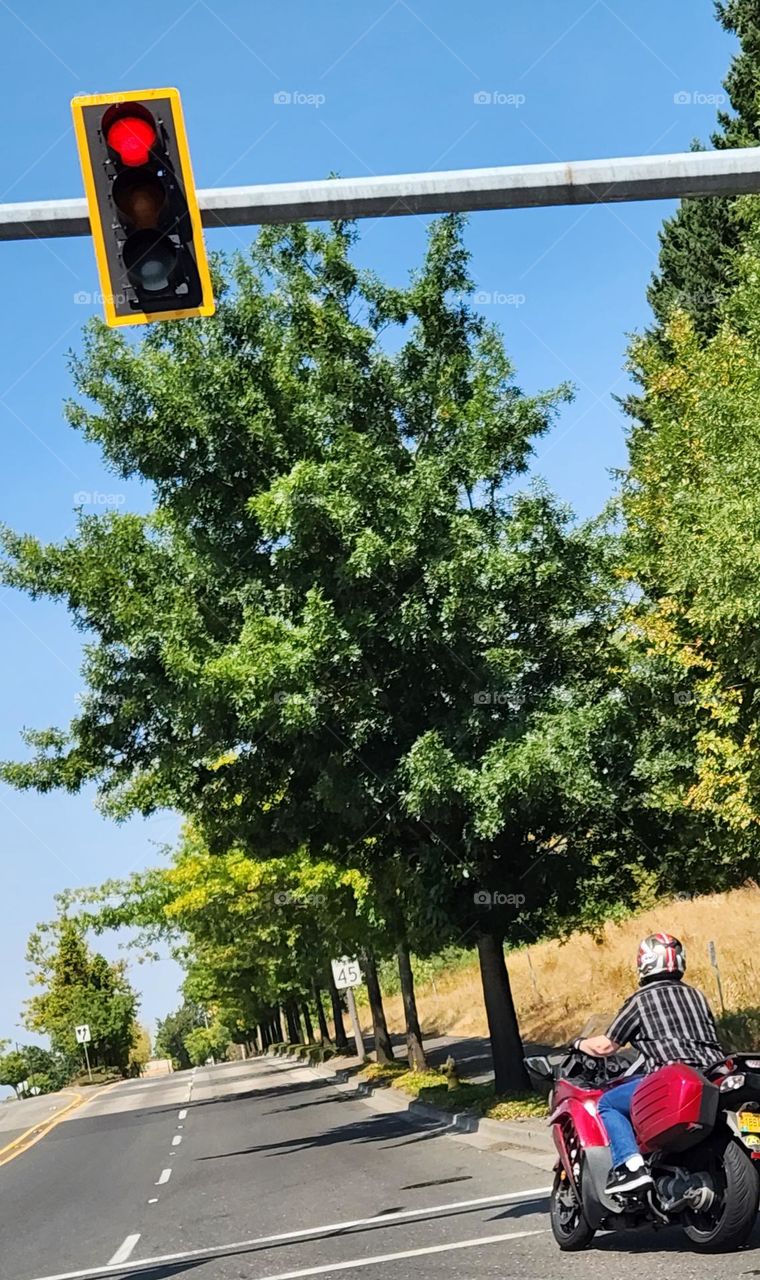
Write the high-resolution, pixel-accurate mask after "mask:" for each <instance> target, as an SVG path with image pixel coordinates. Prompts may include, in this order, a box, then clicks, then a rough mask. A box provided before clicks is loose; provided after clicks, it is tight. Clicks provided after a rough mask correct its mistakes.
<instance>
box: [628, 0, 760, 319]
mask: <svg viewBox="0 0 760 1280" xmlns="http://www.w3.org/2000/svg"><path fill="white" fill-rule="evenodd" d="M715 9H716V13H717V16H718V19H719V21H720V23H721V25H722V26H723V28H724V30H725V31H727V32H729V33H730V34H732V35H735V36H737V37H738V39H739V42H740V47H739V50H738V52H737V53H736V55H735V57H734V58H733V60H732V63H731V67H730V70H729V72H728V75H727V77H726V80H725V81H724V88H725V89H726V92H727V94H728V97H729V101H730V104H731V107H732V109H733V111H732V112H726V111H722V112H720V113H719V116H718V129H717V131H716V132H715V133H714V134H713V135H712V143H713V146H715V147H717V148H719V149H723V148H725V147H753V146H757V144H758V142H760V3H758V0H724V2H721V0H717V2H716V5H715ZM740 210H741V202H740V201H737V199H736V198H733V197H708V198H706V199H700V200H684V201H682V203H681V205H680V207H679V209H678V212H677V213H676V214H675V215H674V216H673V217H672V218H668V219H666V221H665V223H664V225H663V229H662V231H661V233H660V266H659V272H658V273H657V274H656V275H655V276H654V277H653V280H652V283H651V285H650V288H649V301H650V303H651V305H652V309H653V311H654V313H655V317H656V320H657V334H658V336H659V338H660V339H662V338H664V336H665V326H666V325H667V322H668V318H669V316H670V314H671V312H672V311H673V310H674V309H680V310H683V311H686V312H687V313H688V315H689V316H690V317H691V319H692V322H693V325H694V330H695V332H696V334H697V335H698V336H699V337H701V338H703V339H704V338H707V337H709V336H711V335H712V334H714V333H715V331H716V329H717V327H718V324H719V322H720V309H721V304H722V303H723V302H724V301H725V300H726V298H727V297H728V295H729V294H730V292H731V290H732V289H733V288H734V286H735V284H736V253H737V251H738V249H739V248H740V246H741V242H742V238H743V226H742V218H741V212H740Z"/></svg>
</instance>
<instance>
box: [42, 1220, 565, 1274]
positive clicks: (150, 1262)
mask: <svg viewBox="0 0 760 1280" xmlns="http://www.w3.org/2000/svg"><path fill="white" fill-rule="evenodd" d="M546 1231H547V1228H545V1227H543V1228H539V1229H538V1230H537V1231H506V1232H502V1233H501V1234H500V1235H498V1236H479V1237H478V1238H477V1239H475V1240H453V1241H451V1242H450V1243H448V1244H432V1245H427V1246H426V1247H425V1248H423V1249H404V1250H403V1251H402V1252H400V1253H379V1254H376V1255H375V1256H374V1257H371V1258H351V1259H349V1261H348V1262H328V1263H326V1264H324V1265H323V1266H320V1267H306V1268H304V1269H303V1270H300V1271H280V1272H278V1273H277V1274H276V1275H269V1276H267V1278H266V1280H301V1278H302V1277H305V1276H323V1275H327V1274H328V1273H330V1272H332V1271H350V1270H352V1269H355V1270H358V1269H359V1268H360V1267H371V1266H376V1265H377V1264H378V1263H380V1262H401V1261H402V1260H403V1259H404V1258H421V1257H423V1256H424V1255H426V1254H431V1253H448V1252H452V1251H453V1250H455V1249H476V1248H478V1247H480V1246H481V1245H487V1244H503V1243H504V1241H505V1240H523V1239H525V1237H526V1236H543V1235H546ZM251 1243H253V1242H252V1241H247V1240H244V1241H241V1242H240V1243H239V1244H219V1245H210V1246H209V1248H207V1249H192V1250H190V1251H188V1252H187V1253H167V1254H164V1255H163V1256H162V1257H156V1258H140V1259H139V1260H138V1261H137V1262H135V1263H133V1264H132V1267H131V1268H130V1274H131V1275H133V1276H137V1275H139V1274H140V1272H141V1271H142V1269H143V1268H151V1267H158V1266H168V1265H170V1264H171V1263H174V1262H185V1261H189V1260H190V1259H191V1258H198V1257H202V1258H204V1259H207V1260H208V1261H209V1262H211V1261H212V1260H213V1258H214V1257H224V1256H225V1254H231V1253H233V1252H234V1251H235V1250H240V1249H242V1248H244V1247H245V1245H247V1244H251ZM120 1270H121V1268H120V1267H119V1266H114V1265H113V1264H111V1263H109V1264H108V1266H105V1267H88V1269H87V1270H86V1271H61V1272H59V1273H58V1274H57V1275H54V1276H37V1277H35V1280H90V1277H92V1278H93V1280H95V1277H98V1276H107V1275H111V1274H112V1273H113V1272H119V1271H120Z"/></svg>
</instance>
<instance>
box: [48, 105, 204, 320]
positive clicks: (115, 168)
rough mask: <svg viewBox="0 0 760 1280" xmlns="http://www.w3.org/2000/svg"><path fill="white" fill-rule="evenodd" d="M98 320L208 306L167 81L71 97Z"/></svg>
mask: <svg viewBox="0 0 760 1280" xmlns="http://www.w3.org/2000/svg"><path fill="white" fill-rule="evenodd" d="M71 107H72V111H73V113H74V128H75V131H76V137H77V145H78V147H79V158H80V161H81V164H82V174H83V177H84V187H85V192H86V195H87V204H88V207H89V214H90V228H91V231H92V238H93V241H94V243H95V257H96V259H97V263H98V274H99V276H100V286H101V290H102V293H103V303H104V307H105V316H106V323H107V324H109V325H124V324H144V323H145V322H146V321H148V320H179V319H184V318H185V317H186V316H210V315H212V314H213V311H214V299H213V294H212V290H211V277H210V276H209V270H208V262H207V259H206V250H205V246H204V243H203V231H202V228H201V218H200V212H199V210H198V201H197V199H196V194H195V186H194V184H193V174H192V169H191V166H190V153H189V151H188V147H187V137H186V135H185V125H184V121H183V118H182V105H181V103H180V97H179V93H178V92H177V90H176V89H144V90H142V91H137V92H134V93H100V94H93V95H90V96H86V97H78V98H74V99H73V100H72V103H71Z"/></svg>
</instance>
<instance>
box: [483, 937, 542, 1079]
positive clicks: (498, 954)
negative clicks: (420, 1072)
mask: <svg viewBox="0 0 760 1280" xmlns="http://www.w3.org/2000/svg"><path fill="white" fill-rule="evenodd" d="M478 958H479V960H480V977H481V981H482V983H483V999H484V1001H485V1006H486V1017H487V1019H488V1031H489V1034H490V1037H491V1055H492V1057H493V1069H494V1090H495V1092H496V1093H497V1094H502V1093H527V1092H529V1091H530V1081H529V1080H528V1075H527V1072H526V1070H525V1067H524V1065H523V1046H522V1040H521V1038H520V1028H519V1027H518V1025H517V1014H516V1013H515V1006H514V1002H513V1000H512V988H511V987H510V985H509V974H508V972H507V966H506V963H505V960H504V943H503V939H502V938H501V937H496V936H495V935H494V934H492V933H484V934H482V935H481V936H480V937H479V938H478Z"/></svg>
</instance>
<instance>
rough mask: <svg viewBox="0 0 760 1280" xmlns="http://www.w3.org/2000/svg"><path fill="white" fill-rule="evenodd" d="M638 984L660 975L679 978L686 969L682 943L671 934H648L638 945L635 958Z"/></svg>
mask: <svg viewBox="0 0 760 1280" xmlns="http://www.w3.org/2000/svg"><path fill="white" fill-rule="evenodd" d="M636 968H637V969H638V971H639V982H643V981H644V979H645V978H653V977H655V976H656V975H657V974H661V973H673V974H677V975H678V977H679V978H680V977H681V975H682V974H683V973H684V971H685V969H686V952H685V951H684V948H683V943H681V942H679V941H678V938H674V937H673V935H672V933H650V935H649V937H648V938H644V939H643V941H642V942H640V943H639V951H638V955H637V956H636Z"/></svg>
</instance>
